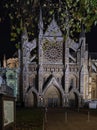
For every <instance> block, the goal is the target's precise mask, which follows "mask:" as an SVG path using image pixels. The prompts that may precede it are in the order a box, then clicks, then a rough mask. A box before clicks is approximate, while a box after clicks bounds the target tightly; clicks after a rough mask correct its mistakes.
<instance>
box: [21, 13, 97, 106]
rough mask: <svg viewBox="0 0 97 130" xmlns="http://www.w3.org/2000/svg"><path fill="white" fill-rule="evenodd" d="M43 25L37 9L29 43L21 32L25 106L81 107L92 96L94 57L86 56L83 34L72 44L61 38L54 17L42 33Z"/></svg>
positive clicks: (96, 67)
mask: <svg viewBox="0 0 97 130" xmlns="http://www.w3.org/2000/svg"><path fill="white" fill-rule="evenodd" d="M43 26H44V25H43V20H42V12H41V11H40V20H39V25H38V27H39V36H38V39H34V40H32V41H30V42H29V40H28V35H27V31H26V30H25V31H24V33H23V35H22V43H23V44H22V46H23V49H22V50H23V100H24V103H25V106H28V107H34V106H38V107H42V106H43V107H44V106H48V107H65V106H72V107H75V106H76V107H78V106H79V107H81V106H82V105H83V102H84V100H88V99H91V98H92V84H93V82H92V81H93V79H92V77H93V76H94V79H95V78H96V79H95V80H96V82H97V60H96V59H92V58H91V55H89V52H88V49H87V45H86V37H85V33H84V32H83V31H82V32H81V33H80V36H79V42H78V43H76V42H75V41H74V40H72V39H71V38H70V37H69V35H68V36H67V38H66V40H64V34H63V33H62V31H61V30H60V27H59V26H58V24H57V22H56V20H55V18H54V17H53V18H52V21H51V23H50V24H49V25H48V28H47V29H46V31H45V32H43ZM67 28H68V27H66V29H67ZM36 48H37V51H36V53H35V51H34V50H35V49H36ZM96 57H97V56H96ZM36 59H37V60H36ZM96 82H94V85H93V87H95V89H94V90H95V92H94V93H95V94H96V87H97V83H96Z"/></svg>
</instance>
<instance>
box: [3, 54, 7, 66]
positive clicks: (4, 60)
mask: <svg viewBox="0 0 97 130" xmlns="http://www.w3.org/2000/svg"><path fill="white" fill-rule="evenodd" d="M6 66H7V61H6V56H5V55H4V58H3V67H4V68H6Z"/></svg>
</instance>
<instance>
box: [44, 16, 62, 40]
mask: <svg viewBox="0 0 97 130" xmlns="http://www.w3.org/2000/svg"><path fill="white" fill-rule="evenodd" d="M44 36H46V37H48V36H49V37H55V36H56V37H62V32H61V30H60V28H59V26H58V24H57V22H56V20H55V17H54V15H53V19H52V21H51V23H50V25H49V26H48V28H47V30H46V32H45V34H44Z"/></svg>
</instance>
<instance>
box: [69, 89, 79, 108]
mask: <svg viewBox="0 0 97 130" xmlns="http://www.w3.org/2000/svg"><path fill="white" fill-rule="evenodd" d="M68 99H69V107H71V108H77V107H78V95H77V94H76V93H75V92H72V91H71V92H70V93H69V97H68Z"/></svg>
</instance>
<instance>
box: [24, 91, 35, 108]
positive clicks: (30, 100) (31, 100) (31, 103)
mask: <svg viewBox="0 0 97 130" xmlns="http://www.w3.org/2000/svg"><path fill="white" fill-rule="evenodd" d="M26 106H27V107H36V106H37V95H36V93H34V92H30V93H28V95H27V96H26Z"/></svg>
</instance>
